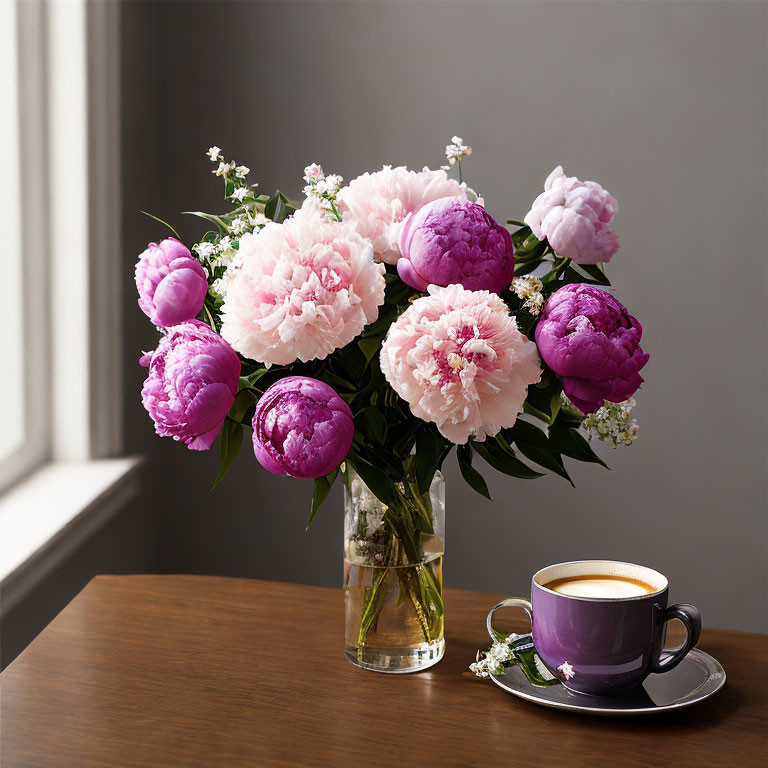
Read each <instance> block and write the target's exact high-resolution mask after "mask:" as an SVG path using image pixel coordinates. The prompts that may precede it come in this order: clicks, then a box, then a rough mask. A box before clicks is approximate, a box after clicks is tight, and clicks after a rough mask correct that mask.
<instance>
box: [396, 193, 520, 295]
mask: <svg viewBox="0 0 768 768" xmlns="http://www.w3.org/2000/svg"><path fill="white" fill-rule="evenodd" d="M400 253H401V254H402V255H401V257H400V260H399V261H398V262H397V274H398V275H400V278H401V279H402V281H403V282H405V283H408V285H410V286H411V288H415V289H416V290H417V291H426V290H427V286H428V285H430V284H434V285H451V284H452V283H461V285H463V286H464V287H465V288H469V289H470V290H472V291H478V290H486V291H493V292H494V293H501V292H502V291H503V290H504V289H505V288H509V284H510V283H511V282H512V277H513V276H514V272H515V257H514V254H513V251H512V238H511V237H510V235H509V232H507V230H506V229H505V228H504V227H502V226H499V225H498V224H497V223H496V221H495V220H494V218H493V217H492V216H491V215H490V214H489V213H488V212H487V211H486V210H485V208H483V206H482V205H478V204H477V203H470V202H468V201H466V200H458V199H457V198H455V197H443V198H441V199H440V200H435V201H434V202H432V203H427V204H426V205H423V206H422V207H421V208H419V210H418V211H417V212H416V213H412V214H409V215H408V218H407V219H406V220H405V223H404V224H403V229H402V231H401V232H400Z"/></svg>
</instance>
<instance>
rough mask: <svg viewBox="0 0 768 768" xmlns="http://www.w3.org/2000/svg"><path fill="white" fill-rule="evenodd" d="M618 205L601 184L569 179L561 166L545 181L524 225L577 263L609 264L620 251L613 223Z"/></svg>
mask: <svg viewBox="0 0 768 768" xmlns="http://www.w3.org/2000/svg"><path fill="white" fill-rule="evenodd" d="M618 210H619V204H618V203H617V202H616V200H614V199H613V198H612V197H611V196H610V195H609V194H608V193H607V192H606V191H605V190H604V189H603V188H602V187H601V186H600V185H599V184H598V183H596V182H594V181H579V180H578V179H577V178H576V177H575V176H566V175H565V173H564V172H563V168H562V166H560V165H558V166H557V168H555V170H554V171H552V173H550V174H549V176H548V178H547V180H546V182H544V192H542V193H541V194H540V195H539V196H538V197H537V198H536V199H535V200H534V201H533V206H532V207H531V210H530V211H529V212H528V214H527V215H526V217H525V223H526V224H527V225H528V226H529V227H530V228H531V231H532V232H533V234H534V235H536V237H538V238H539V240H544V239H546V240H547V242H548V243H549V244H550V245H551V246H552V250H554V252H555V253H556V254H557V255H558V256H560V257H564V258H569V259H573V261H575V262H576V263H577V264H597V262H599V261H610V260H611V257H612V256H613V254H614V253H616V251H618V250H619V238H618V235H617V234H616V233H615V232H614V231H613V228H612V227H611V222H612V221H613V217H614V216H615V215H616V211H618Z"/></svg>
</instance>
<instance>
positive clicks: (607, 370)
mask: <svg viewBox="0 0 768 768" xmlns="http://www.w3.org/2000/svg"><path fill="white" fill-rule="evenodd" d="M446 149H447V151H446V154H447V158H448V165H446V166H443V167H442V168H441V169H440V170H429V169H428V168H424V169H423V170H422V171H411V170H408V169H407V168H404V167H397V168H393V167H389V166H385V167H384V168H383V169H382V170H380V171H376V172H373V173H364V174H363V175H361V176H359V177H358V178H356V179H354V180H353V181H352V182H351V183H349V184H348V185H346V186H344V185H343V179H342V178H341V177H340V176H338V175H326V174H325V173H324V172H323V169H322V168H321V167H320V166H319V165H310V166H309V167H307V168H306V169H305V171H304V179H305V182H306V186H305V187H304V193H305V198H304V200H303V201H301V202H300V203H296V202H291V201H289V200H288V198H287V197H286V196H285V195H283V194H282V193H280V192H277V193H276V194H275V195H273V196H271V197H270V196H268V195H262V194H258V193H257V192H256V187H257V185H256V184H249V183H248V181H247V179H248V176H249V169H248V168H247V167H245V166H242V165H237V164H236V163H235V162H230V161H227V160H226V159H225V158H224V157H223V156H222V154H221V150H220V149H219V148H218V147H212V148H211V149H210V150H209V152H208V155H209V156H210V158H211V160H212V161H213V162H214V163H215V164H216V167H215V170H214V173H215V174H216V175H217V176H220V177H221V178H222V179H223V181H224V185H225V198H226V200H227V202H228V204H229V206H228V210H227V211H226V212H225V213H220V214H215V215H214V214H208V213H201V212H195V215H196V216H199V217H202V218H203V219H205V220H206V221H207V222H209V223H210V225H211V229H210V230H209V231H208V232H206V233H205V234H204V235H203V237H202V239H201V240H200V241H199V242H198V243H196V244H195V245H193V247H192V251H190V250H189V249H188V248H187V247H186V246H185V245H183V244H182V243H181V242H180V240H181V238H179V239H173V238H169V239H166V240H164V241H162V242H161V243H159V244H151V245H149V246H148V248H147V250H146V251H144V253H142V254H141V256H140V258H139V261H138V264H137V266H136V286H137V288H138V292H139V305H140V307H141V308H142V310H143V311H144V312H145V313H146V314H147V315H148V316H149V318H150V320H151V321H152V322H153V323H154V324H155V325H157V326H158V329H159V330H160V331H161V333H162V336H161V338H160V341H159V343H158V346H157V349H155V350H154V351H153V352H151V353H147V354H145V355H144V356H143V357H142V364H143V365H145V366H147V367H148V375H147V379H146V382H145V384H144V387H143V391H142V399H143V403H144V406H145V408H146V409H147V411H148V412H149V414H150V416H151V417H152V419H153V421H154V422H155V428H156V431H157V433H158V434H159V435H161V436H171V437H173V438H174V439H175V440H181V441H183V442H184V443H186V445H187V446H188V447H189V448H190V449H193V450H207V449H209V448H211V446H212V445H213V443H214V441H215V440H216V439H217V438H218V444H219V452H220V468H219V473H218V477H217V478H216V483H218V482H220V481H221V479H222V478H223V477H224V475H225V474H226V472H227V470H228V469H229V467H230V466H231V465H232V463H233V461H234V460H235V458H236V457H237V455H238V451H239V449H240V445H241V441H242V437H243V430H244V428H245V427H251V428H252V440H253V450H254V454H255V456H256V459H257V460H258V461H259V463H260V464H261V465H262V466H263V467H264V468H265V469H267V470H268V471H269V472H272V473H275V474H283V475H290V476H292V477H298V478H314V480H315V493H314V497H313V499H312V504H311V512H310V517H309V522H310V523H311V522H312V520H313V519H314V517H315V515H316V514H317V511H318V509H319V508H320V506H321V504H322V503H323V501H324V499H325V497H326V496H327V494H328V491H329V490H330V488H331V486H332V485H333V483H334V481H335V480H336V477H337V475H338V474H339V467H340V466H341V469H342V475H343V477H344V479H345V482H346V484H347V489H348V490H349V488H350V477H351V476H352V474H353V473H354V474H355V475H356V476H357V477H358V478H360V479H361V480H362V481H363V483H364V484H365V486H367V488H368V489H370V491H371V492H372V493H373V494H374V496H375V497H376V498H377V499H378V500H379V501H380V502H381V503H382V505H383V506H384V508H385V509H386V513H385V515H384V518H383V520H384V524H385V526H386V528H387V531H388V532H389V533H390V534H391V536H392V538H393V540H394V541H396V542H397V544H398V546H399V547H400V549H401V550H402V552H403V553H404V554H403V557H405V558H406V559H407V561H408V562H416V561H417V560H418V558H419V557H420V556H421V542H422V538H423V535H424V534H425V533H428V532H429V531H430V530H431V524H432V518H431V508H430V501H429V493H428V492H429V488H430V484H431V483H432V480H433V478H434V477H435V474H436V472H437V471H438V470H439V469H440V467H441V465H442V463H443V461H444V460H445V458H446V456H447V455H448V454H449V453H450V451H451V450H452V449H453V448H454V447H456V448H457V458H458V464H459V467H460V470H461V473H462V475H463V477H464V478H465V479H466V481H467V482H468V483H469V484H470V485H471V486H472V487H473V488H474V489H475V490H477V491H478V492H480V493H482V494H483V495H485V496H488V495H489V494H488V489H487V486H486V484H485V481H484V479H483V477H482V475H481V474H480V473H479V472H478V470H477V468H476V465H473V459H474V458H475V457H479V458H480V459H482V460H483V461H484V462H486V463H488V464H489V465H490V466H492V467H493V468H495V469H497V470H499V471H501V472H504V473H506V474H508V475H511V476H513V477H519V478H526V479H531V478H536V477H539V476H541V473H540V472H539V471H538V470H537V469H534V467H532V466H531V464H533V465H537V466H538V467H539V468H543V469H544V470H548V471H551V472H554V473H556V474H558V475H560V476H562V477H563V478H565V479H567V480H569V481H570V477H569V475H568V472H567V470H566V468H565V466H564V463H563V457H564V456H565V457H570V458H573V459H577V460H581V461H589V462H597V463H602V462H601V460H600V459H599V458H598V456H597V455H596V454H595V453H594V452H593V451H592V449H591V447H590V445H589V442H588V441H587V440H586V439H585V438H584V436H583V435H582V434H581V433H580V430H581V431H582V432H584V433H585V434H587V435H588V436H595V437H597V438H599V439H601V440H604V441H606V442H608V443H610V444H611V445H613V446H615V445H617V444H620V443H623V444H630V443H631V442H632V441H633V440H634V438H635V435H636V432H637V425H636V424H635V422H634V421H633V420H632V418H631V413H630V411H631V406H632V405H633V404H634V401H633V400H632V399H631V397H632V395H633V394H634V393H635V392H636V390H637V389H638V387H639V386H640V384H641V383H642V381H643V379H642V378H641V376H640V370H641V369H642V368H643V366H644V365H645V363H646V362H647V361H648V355H647V354H645V353H644V352H643V351H642V349H641V347H640V337H641V334H642V326H641V325H640V323H639V322H638V321H637V320H636V319H635V318H634V317H632V315H630V314H629V312H628V311H627V309H626V308H625V307H624V306H623V304H621V302H619V301H618V300H617V299H616V298H615V297H614V296H613V295H612V294H611V293H609V292H608V291H607V290H606V287H607V286H610V283H609V281H608V278H607V277H606V275H605V273H604V270H603V267H602V264H603V263H605V262H608V261H609V260H610V259H611V257H612V256H613V255H614V253H616V251H617V249H618V238H617V236H616V233H615V232H614V230H613V228H612V221H613V218H614V215H615V213H616V210H617V204H616V201H615V200H614V198H613V197H611V195H609V194H608V192H606V191H605V190H604V189H603V188H602V187H601V186H600V185H599V184H597V183H595V182H591V181H587V182H583V181H579V179H577V178H575V177H568V176H566V175H565V174H564V172H563V170H562V168H560V167H558V168H556V169H555V170H554V171H553V172H552V173H551V174H550V175H549V177H548V178H547V180H546V182H545V184H544V191H543V192H542V193H541V194H540V195H539V196H538V197H537V198H536V199H535V200H534V202H533V204H532V206H531V210H530V211H529V212H528V214H527V215H526V216H525V219H524V221H514V220H510V221H508V222H507V224H508V225H513V227H514V228H515V229H514V231H512V232H510V231H509V230H508V229H507V227H506V226H504V225H502V224H500V223H498V222H497V221H496V220H495V219H494V218H493V217H492V216H491V215H490V214H489V213H488V211H487V210H486V209H485V207H484V205H483V200H482V199H481V198H479V197H478V196H477V195H476V194H475V193H474V192H473V191H472V189H470V188H469V187H468V186H467V185H466V184H465V183H464V182H463V180H462V161H464V160H465V159H466V157H467V156H468V155H469V154H470V152H471V149H470V148H469V147H466V146H464V144H463V142H462V141H461V139H459V138H458V137H454V138H453V141H452V143H451V144H450V145H449V146H448V147H447V148H446ZM456 171H458V173H457V175H458V179H456V178H452V176H453V173H454V172H456ZM174 234H175V231H174ZM177 237H178V236H177ZM521 414H527V415H528V416H530V417H532V419H533V421H532V420H528V419H525V418H518V417H519V416H520V415H521ZM535 421H538V423H539V425H538V426H536V424H535V423H534V422H535ZM393 557H396V556H394V555H393ZM433 582H434V579H433V580H432V583H431V582H430V576H429V574H428V573H427V574H426V575H421V576H418V577H415V578H414V580H413V583H411V584H407V585H405V586H403V585H402V584H401V588H403V589H406V590H407V591H408V594H409V596H410V597H411V599H412V600H414V601H415V602H414V605H416V609H417V613H419V611H420V608H419V604H420V606H421V609H423V610H421V613H426V614H429V612H430V611H432V612H435V611H439V612H440V615H442V605H441V602H440V597H439V592H440V589H439V585H438V584H436V583H433ZM375 597H376V596H375V595H373V596H371V597H370V599H369V600H368V602H366V603H364V605H363V612H364V613H365V611H366V607H367V609H369V613H370V608H371V606H372V605H373V601H374V599H375ZM419 620H420V621H422V617H421V614H420V619H419ZM422 624H423V626H424V628H425V629H428V627H429V626H432V625H433V624H434V622H431V620H430V617H429V615H427V616H426V618H425V619H424V620H423V621H422ZM425 636H426V633H425ZM361 641H362V642H364V641H365V637H364V636H361Z"/></svg>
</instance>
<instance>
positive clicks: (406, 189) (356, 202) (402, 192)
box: [337, 165, 467, 264]
mask: <svg viewBox="0 0 768 768" xmlns="http://www.w3.org/2000/svg"><path fill="white" fill-rule="evenodd" d="M441 197H456V198H458V199H460V200H466V199H467V185H466V184H459V182H458V181H455V180H454V179H449V178H448V175H447V174H446V172H445V171H430V170H429V168H424V170H423V171H409V170H408V169H407V168H405V167H403V166H400V167H398V168H393V167H392V166H391V165H385V166H384V167H383V168H382V169H381V170H380V171H376V172H375V173H364V174H363V175H362V176H358V177H357V178H356V179H353V180H352V181H351V182H350V183H349V185H348V186H346V187H344V188H343V189H342V190H341V191H340V192H339V194H338V198H337V199H338V206H339V211H340V212H341V214H342V217H343V219H344V222H345V223H349V224H351V225H352V227H354V229H355V230H356V231H357V233H358V234H359V235H361V236H362V237H364V238H365V239H366V240H370V241H371V242H372V243H373V252H374V256H375V258H376V261H384V262H386V263H387V264H395V263H397V260H398V259H399V258H400V249H399V246H398V240H399V238H400V229H401V228H402V224H403V221H405V217H406V216H407V215H408V214H409V213H413V212H414V211H416V210H418V209H419V208H421V206H422V205H424V204H425V203H430V202H432V201H433V200H438V199H440V198H441Z"/></svg>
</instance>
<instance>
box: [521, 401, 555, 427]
mask: <svg viewBox="0 0 768 768" xmlns="http://www.w3.org/2000/svg"><path fill="white" fill-rule="evenodd" d="M523 410H524V411H525V412H526V413H527V414H529V415H531V416H535V417H536V418H537V419H541V420H542V421H545V422H546V423H547V424H549V414H548V413H544V411H540V410H539V409H538V408H536V407H535V406H533V405H531V404H530V403H529V402H528V401H527V400H526V401H525V402H524V403H523Z"/></svg>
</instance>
